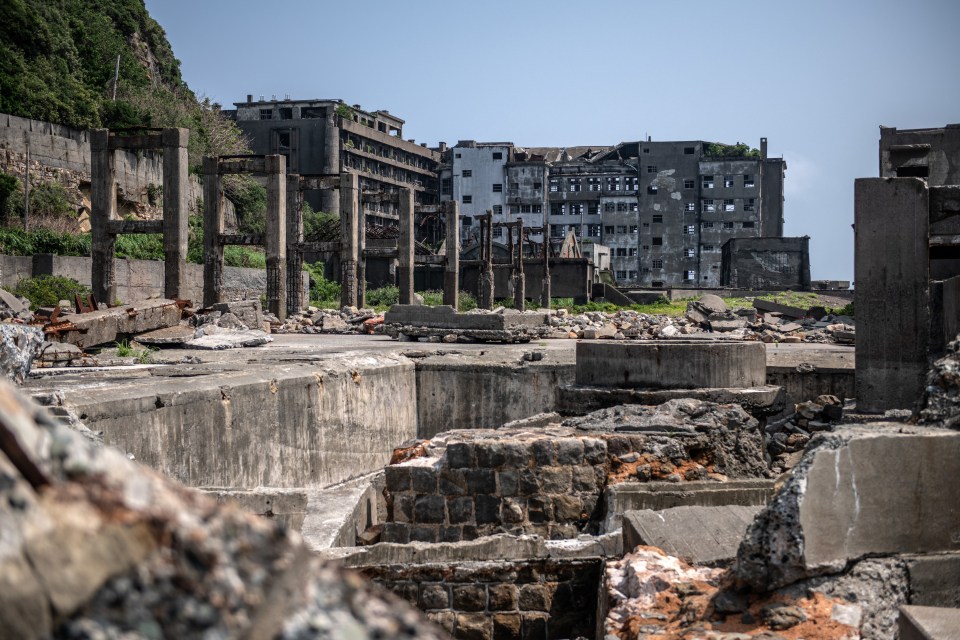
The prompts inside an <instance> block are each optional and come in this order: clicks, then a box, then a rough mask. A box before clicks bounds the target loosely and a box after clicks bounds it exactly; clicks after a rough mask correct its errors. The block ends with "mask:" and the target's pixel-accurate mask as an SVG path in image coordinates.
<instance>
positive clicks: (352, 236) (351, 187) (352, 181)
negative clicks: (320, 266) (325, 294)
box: [340, 173, 360, 307]
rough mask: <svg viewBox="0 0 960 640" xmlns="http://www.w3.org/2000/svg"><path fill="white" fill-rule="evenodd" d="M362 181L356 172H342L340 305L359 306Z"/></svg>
mask: <svg viewBox="0 0 960 640" xmlns="http://www.w3.org/2000/svg"><path fill="white" fill-rule="evenodd" d="M359 208H360V181H359V180H358V178H357V174H355V173H341V174H340V306H341V307H355V306H357V257H358V253H357V225H358V224H359V220H358V217H359V216H358V212H357V210H358V209H359Z"/></svg>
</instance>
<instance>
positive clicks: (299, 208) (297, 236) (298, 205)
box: [287, 174, 304, 315]
mask: <svg viewBox="0 0 960 640" xmlns="http://www.w3.org/2000/svg"><path fill="white" fill-rule="evenodd" d="M301 242H303V192H302V191H300V176H298V175H296V174H288V175H287V314H288V315H290V314H294V313H296V312H297V311H299V310H300V307H301V305H303V299H304V298H303V294H304V291H303V273H302V271H303V251H302V250H301V249H300V246H299V245H300V243H301Z"/></svg>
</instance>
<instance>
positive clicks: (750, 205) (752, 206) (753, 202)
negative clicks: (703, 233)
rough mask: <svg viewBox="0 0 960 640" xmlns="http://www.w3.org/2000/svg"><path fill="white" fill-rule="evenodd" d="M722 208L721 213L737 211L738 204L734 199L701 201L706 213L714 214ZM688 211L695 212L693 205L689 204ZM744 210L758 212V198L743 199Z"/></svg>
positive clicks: (705, 199)
mask: <svg viewBox="0 0 960 640" xmlns="http://www.w3.org/2000/svg"><path fill="white" fill-rule="evenodd" d="M718 206H719V207H720V210H721V211H736V210H737V204H736V200H735V199H733V198H724V199H723V200H716V201H714V200H712V199H710V198H704V199H703V200H701V201H700V208H701V211H703V212H704V213H714V212H716V211H717V207H718ZM685 210H686V211H693V203H692V202H688V203H687V204H686V207H685ZM743 210H744V211H756V210H757V199H756V198H744V199H743Z"/></svg>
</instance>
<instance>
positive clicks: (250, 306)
mask: <svg viewBox="0 0 960 640" xmlns="http://www.w3.org/2000/svg"><path fill="white" fill-rule="evenodd" d="M213 310H214V311H219V312H220V313H221V314H227V313H232V314H233V315H235V316H236V317H237V318H239V320H240V322H242V323H243V324H245V325H247V327H248V328H250V329H259V328H260V327H262V326H263V321H264V318H263V308H262V307H261V306H260V301H259V300H257V299H252V300H240V301H237V302H219V303H217V304H215V305H213Z"/></svg>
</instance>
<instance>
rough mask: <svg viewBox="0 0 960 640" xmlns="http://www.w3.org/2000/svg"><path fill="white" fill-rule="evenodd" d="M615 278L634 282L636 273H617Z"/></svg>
mask: <svg viewBox="0 0 960 640" xmlns="http://www.w3.org/2000/svg"><path fill="white" fill-rule="evenodd" d="M616 277H617V280H636V279H637V272H636V271H617V272H616Z"/></svg>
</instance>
